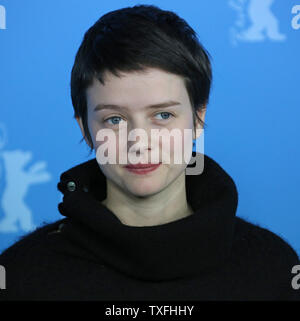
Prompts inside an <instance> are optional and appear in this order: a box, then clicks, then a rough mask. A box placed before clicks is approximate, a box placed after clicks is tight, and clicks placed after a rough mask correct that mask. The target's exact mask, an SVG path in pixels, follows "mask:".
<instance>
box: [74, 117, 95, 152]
mask: <svg viewBox="0 0 300 321" xmlns="http://www.w3.org/2000/svg"><path fill="white" fill-rule="evenodd" d="M75 119H76V121H77V123H78V125H79V127H80V130H81V133H82V136H83V137H84V140H85V142H86V143H87V144H88V145H89V146H90V147H91V148H92V146H91V144H90V142H89V141H88V139H87V138H86V136H85V132H84V128H83V124H82V119H81V117H75Z"/></svg>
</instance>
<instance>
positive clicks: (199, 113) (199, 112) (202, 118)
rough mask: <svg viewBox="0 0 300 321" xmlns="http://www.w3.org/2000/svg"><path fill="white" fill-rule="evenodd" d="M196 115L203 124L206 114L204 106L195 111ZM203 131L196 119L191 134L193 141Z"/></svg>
mask: <svg viewBox="0 0 300 321" xmlns="http://www.w3.org/2000/svg"><path fill="white" fill-rule="evenodd" d="M197 114H198V116H199V118H200V119H201V120H202V121H203V122H204V120H205V114H206V104H205V105H204V106H203V107H202V108H201V110H199V111H197ZM202 131H203V128H202V127H201V124H200V122H199V120H198V118H196V128H195V131H194V134H193V139H197V138H199V137H200V136H201V134H202Z"/></svg>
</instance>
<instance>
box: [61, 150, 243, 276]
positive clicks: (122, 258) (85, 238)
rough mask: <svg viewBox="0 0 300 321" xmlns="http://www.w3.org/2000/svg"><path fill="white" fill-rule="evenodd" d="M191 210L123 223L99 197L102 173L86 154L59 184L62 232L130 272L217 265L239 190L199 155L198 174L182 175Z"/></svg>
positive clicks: (171, 272) (165, 272)
mask: <svg viewBox="0 0 300 321" xmlns="http://www.w3.org/2000/svg"><path fill="white" fill-rule="evenodd" d="M185 177H186V196H187V201H188V203H189V204H190V205H191V207H192V209H193V211H194V213H193V214H191V215H189V216H186V217H184V218H181V219H179V220H176V221H173V222H169V223H166V224H162V225H155V226H142V227H141V226H128V225H125V224H123V223H122V222H121V221H120V220H119V219H118V217H117V216H116V215H115V214H114V213H113V212H112V211H110V210H109V209H108V208H107V207H106V206H104V205H103V204H101V201H102V200H104V199H105V198H106V177H105V176H104V174H103V173H102V171H101V169H100V167H99V165H98V163H97V160H96V159H95V158H94V159H91V160H89V161H86V162H84V163H81V164H79V165H77V166H75V167H72V168H70V169H69V170H67V171H65V172H64V173H62V174H61V176H60V182H59V183H58V189H59V190H60V191H61V192H62V193H63V194H64V196H63V201H62V202H61V203H59V205H58V209H59V211H60V213H61V214H62V215H64V216H66V217H68V218H69V219H67V220H65V221H66V223H65V226H64V227H63V230H62V232H63V233H62V234H63V235H64V236H65V237H66V238H68V239H69V240H71V241H72V242H73V243H75V244H77V245H78V246H79V248H84V249H85V250H87V251H88V252H90V253H92V254H93V256H94V257H96V258H97V259H99V261H101V262H104V263H106V264H107V265H109V266H111V267H112V268H114V269H116V270H118V271H119V272H121V273H124V274H126V275H129V276H131V277H135V278H139V279H144V280H167V279H174V278H181V277H188V276H193V275H196V274H199V273H203V272H204V271H205V270H207V269H210V268H213V267H216V266H219V265H220V264H222V263H223V262H224V260H226V258H227V257H228V255H229V254H230V249H231V245H232V239H233V231H234V222H235V213H236V209H237V204H238V193H237V190H236V185H235V183H234V181H233V180H232V178H231V177H230V176H229V175H228V174H227V173H226V172H225V171H224V170H223V169H222V168H221V167H220V165H219V164H218V163H217V162H215V161H214V160H213V159H212V158H210V157H208V156H207V155H204V169H203V172H202V173H201V174H200V175H186V176H185Z"/></svg>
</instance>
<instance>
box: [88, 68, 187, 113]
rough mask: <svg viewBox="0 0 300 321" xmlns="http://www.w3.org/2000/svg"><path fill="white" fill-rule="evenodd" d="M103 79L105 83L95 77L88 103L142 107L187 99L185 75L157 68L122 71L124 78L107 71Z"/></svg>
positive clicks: (90, 88)
mask: <svg viewBox="0 0 300 321" xmlns="http://www.w3.org/2000/svg"><path fill="white" fill-rule="evenodd" d="M104 81H105V84H104V85H102V84H101V82H100V81H99V80H97V79H96V78H94V82H93V84H92V86H90V87H89V88H88V89H87V92H86V93H87V103H88V106H90V107H93V106H96V105H97V104H99V103H101V104H115V105H121V106H125V105H126V106H128V107H130V108H139V107H143V106H147V105H151V104H156V103H157V104H159V103H161V102H163V101H166V100H177V101H180V102H181V103H185V102H186V101H187V99H188V96H187V92H186V89H185V86H184V82H183V79H182V77H180V76H178V75H175V74H172V73H168V72H165V71H163V70H160V69H156V68H148V69H146V70H143V71H142V72H130V73H121V77H117V76H115V75H113V74H112V73H110V72H106V73H105V78H104Z"/></svg>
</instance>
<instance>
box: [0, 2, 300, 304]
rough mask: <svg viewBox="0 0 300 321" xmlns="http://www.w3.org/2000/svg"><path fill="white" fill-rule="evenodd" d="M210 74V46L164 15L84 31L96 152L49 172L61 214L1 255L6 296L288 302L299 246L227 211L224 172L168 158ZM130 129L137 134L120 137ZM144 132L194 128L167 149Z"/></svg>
mask: <svg viewBox="0 0 300 321" xmlns="http://www.w3.org/2000/svg"><path fill="white" fill-rule="evenodd" d="M211 80H212V72H211V64H210V60H209V55H208V53H207V52H206V50H205V49H204V48H203V47H202V45H201V44H200V42H199V41H198V39H197V37H196V35H195V32H194V31H193V29H192V28H191V27H190V26H189V25H188V24H187V23H186V22H185V21H184V20H183V19H181V18H180V17H178V15H176V14H175V13H172V12H170V11H164V10H161V9H159V8H158V7H155V6H146V5H138V6H134V7H128V8H123V9H120V10H116V11H113V12H109V13H107V14H105V15H104V16H102V17H101V18H100V19H99V20H98V21H97V22H96V23H95V24H94V25H93V26H92V27H91V28H90V29H89V30H88V31H87V32H86V33H85V35H84V39H83V41H82V44H81V46H80V48H79V50H78V52H77V55H76V59H75V63H74V66H73V69H72V75H71V96H72V103H73V106H74V111H75V114H74V117H75V118H76V120H77V122H78V124H79V126H80V129H81V131H82V134H83V137H84V139H85V141H86V143H87V144H88V145H89V146H90V148H91V151H94V152H95V153H96V157H95V158H93V159H91V160H89V161H86V162H84V163H82V164H79V165H78V166H75V167H73V168H70V169H67V170H66V171H65V172H64V173H62V174H61V177H60V181H59V182H58V189H59V190H60V191H61V192H62V193H63V196H64V197H63V201H62V202H61V203H60V204H59V206H58V208H59V211H60V213H61V214H62V215H63V216H64V218H63V219H61V220H59V221H57V222H55V223H52V224H48V225H46V226H43V227H40V228H39V229H37V230H36V231H34V232H33V233H31V234H30V235H27V236H25V237H24V238H23V239H22V240H20V241H18V242H17V243H15V244H14V245H13V246H11V247H10V248H8V249H7V250H5V251H4V253H2V255H1V257H0V264H1V265H3V266H4V267H5V268H6V271H7V282H6V290H5V293H4V292H3V291H2V292H1V294H2V297H3V298H4V299H6V300H14V299H17V300H22V299H26V300H28V299H31V300H35V299H37V300H72V299H74V300H297V299H299V297H300V293H299V291H296V290H295V289H294V288H293V287H292V285H291V281H292V277H293V274H291V270H292V268H293V266H295V265H298V264H299V259H298V257H297V254H296V253H295V251H294V250H293V249H292V248H291V246H290V245H289V244H287V243H286V242H285V241H284V240H282V239H281V238H280V237H279V236H277V235H275V234H273V233H272V232H271V231H268V230H266V229H263V228H261V227H258V226H256V225H254V224H251V223H249V222H247V221H245V220H243V219H241V218H239V217H237V216H236V209H237V204H238V193H237V190H236V186H235V183H234V182H233V180H232V178H231V177H230V176H229V174H227V173H226V172H225V171H224V170H223V169H222V167H221V166H220V165H219V164H218V163H217V162H216V161H215V160H213V159H212V158H210V157H209V156H207V155H204V154H201V153H200V152H198V153H196V155H197V158H196V160H197V162H198V164H196V167H197V166H198V165H199V161H200V163H201V164H200V167H199V168H202V166H203V168H202V170H200V172H197V171H196V170H194V171H193V170H192V171H191V173H190V174H189V175H188V173H187V170H188V168H189V165H188V164H189V162H185V161H182V162H175V156H180V155H181V156H184V155H185V153H187V155H188V160H191V159H192V158H191V157H192V149H191V148H188V149H187V150H188V152H186V151H184V148H182V147H187V146H191V145H192V140H193V139H197V138H198V137H199V136H200V135H201V130H203V129H204V119H205V112H206V108H207V104H208V100H209V93H210V86H211ZM137 129H139V130H141V132H142V133H143V134H141V135H140V137H139V139H137V140H136V141H135V140H130V139H129V136H128V137H127V136H125V134H126V132H127V131H128V132H131V133H134V134H136V133H137V131H136V130H137ZM155 129H156V130H159V131H163V130H164V134H163V137H165V138H167V136H168V134H170V132H172V130H174V129H175V130H177V131H178V132H179V133H180V134H184V133H185V130H190V131H191V132H192V136H186V135H181V136H180V135H179V136H178V137H179V138H178V137H177V138H175V137H171V139H170V141H171V144H170V148H169V149H166V148H165V147H164V145H163V143H162V141H161V140H160V139H155V138H154V136H151V134H152V132H153V130H155ZM108 132H109V133H111V134H112V135H111V136H107V137H108V139H107V138H105V139H101V137H102V136H101V135H102V134H103V133H108ZM133 136H134V135H133ZM103 147H106V149H107V152H105V153H103V150H104V149H103ZM155 153H157V154H158V155H159V157H158V159H156V161H153V159H152V156H153V155H154V154H155ZM124 155H125V156H128V158H127V161H126V162H125V163H122V162H120V161H119V160H120V156H124ZM168 155H169V156H170V159H169V160H170V161H165V158H164V159H163V156H168ZM134 157H139V161H138V162H137V163H138V164H137V163H136V162H133V161H130V159H132V160H133V159H134ZM105 159H109V162H105ZM114 159H116V160H117V162H114V161H113V160H114ZM182 159H186V158H184V157H182ZM196 167H195V168H196ZM190 169H191V168H190Z"/></svg>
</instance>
